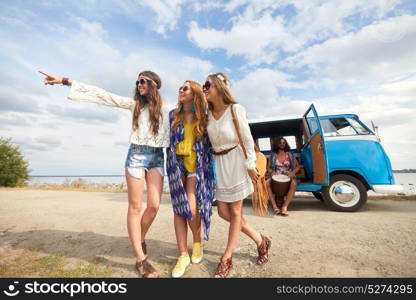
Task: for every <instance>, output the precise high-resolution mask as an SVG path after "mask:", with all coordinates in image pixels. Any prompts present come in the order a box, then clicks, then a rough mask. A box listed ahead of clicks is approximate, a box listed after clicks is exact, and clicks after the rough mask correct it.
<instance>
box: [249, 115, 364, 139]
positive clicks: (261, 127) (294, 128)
mask: <svg viewBox="0 0 416 300" xmlns="http://www.w3.org/2000/svg"><path fill="white" fill-rule="evenodd" d="M335 118H354V119H358V116H357V115H355V114H340V115H327V116H319V119H322V120H326V119H335ZM249 126H250V130H251V134H252V135H253V137H254V138H261V137H269V136H290V135H298V134H299V133H300V132H301V131H302V118H297V119H286V120H272V121H261V122H251V123H249Z"/></svg>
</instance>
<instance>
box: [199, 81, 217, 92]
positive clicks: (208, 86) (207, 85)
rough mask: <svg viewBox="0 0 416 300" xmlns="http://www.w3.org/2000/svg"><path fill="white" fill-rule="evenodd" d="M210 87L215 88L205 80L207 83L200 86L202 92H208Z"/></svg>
mask: <svg viewBox="0 0 416 300" xmlns="http://www.w3.org/2000/svg"><path fill="white" fill-rule="evenodd" d="M211 86H215V85H214V84H213V83H211V82H209V81H208V80H207V81H205V83H204V85H203V86H202V90H203V91H205V90H206V91H208V90H209V89H210V88H211Z"/></svg>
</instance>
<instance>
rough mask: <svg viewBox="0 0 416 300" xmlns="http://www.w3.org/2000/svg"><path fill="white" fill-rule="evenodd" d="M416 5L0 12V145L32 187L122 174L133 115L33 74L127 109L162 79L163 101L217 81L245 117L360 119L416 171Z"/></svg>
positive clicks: (61, 7) (207, 4) (80, 7)
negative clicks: (223, 79) (15, 154)
mask: <svg viewBox="0 0 416 300" xmlns="http://www.w3.org/2000/svg"><path fill="white" fill-rule="evenodd" d="M415 13H416V4H415V2H414V1H399V0H397V1H396V0H380V1H362V0H361V1H358V0H351V1H337V0H334V1H320V0H319V1H318V0H310V1H286V0H282V1H276V0H274V1H269V0H260V1H245V0H236V1H181V0H176V1H161V0H160V1H143V0H142V1H133V0H130V1H91V0H90V1H88V0H87V1H71V2H64V1H51V0H49V1H42V0H39V1H36V2H34V1H8V2H6V1H2V2H1V3H0V39H1V42H2V47H1V49H0V62H1V65H2V68H1V69H2V71H1V73H0V136H3V137H11V138H12V139H13V142H14V143H16V144H18V145H19V146H20V148H21V150H22V151H23V153H24V154H25V157H26V158H27V159H28V161H29V163H30V168H31V169H32V174H35V175H42V174H66V175H70V174H74V175H79V174H122V173H123V162H124V159H125V156H126V153H127V147H128V136H129V130H130V113H129V112H128V111H123V110H121V109H116V108H108V107H101V106H98V105H95V104H88V103H76V102H72V101H68V100H67V99H66V96H67V94H68V88H67V87H61V86H53V87H51V86H44V85H43V84H42V77H41V76H39V74H37V73H36V71H37V70H39V69H41V70H44V71H46V72H50V73H52V74H56V75H60V76H67V77H71V78H74V79H76V80H79V81H83V82H85V83H89V84H93V85H97V86H99V87H102V88H104V89H106V90H109V91H111V92H114V93H118V94H120V95H123V96H131V95H132V93H133V88H134V81H135V78H136V76H137V74H138V72H140V71H142V70H145V69H151V70H154V71H156V72H157V73H158V74H160V76H161V78H162V81H163V87H162V89H161V92H162V95H163V98H164V100H165V101H167V102H169V103H171V104H172V105H173V104H175V103H176V99H177V88H178V87H179V86H180V85H181V84H182V83H183V81H184V80H186V79H193V80H196V81H199V82H203V81H204V80H205V77H206V75H207V74H209V73H210V72H216V71H224V72H226V73H227V74H228V75H229V76H230V78H231V82H232V91H233V94H234V95H235V97H236V98H237V100H238V101H240V102H241V103H242V104H243V105H244V106H245V107H246V108H247V111H248V118H249V119H252V120H254V119H255V120H258V119H274V118H292V117H299V116H301V115H302V114H303V112H304V111H305V110H306V109H307V107H308V106H309V105H310V104H311V103H314V104H315V105H316V107H317V110H318V112H319V113H320V114H322V115H324V114H338V113H356V114H359V116H360V117H361V119H362V120H363V121H364V122H365V123H366V124H368V125H369V124H370V121H371V120H373V121H374V122H375V123H376V124H377V125H379V127H380V135H381V138H382V144H383V146H384V147H385V149H386V151H387V153H388V154H389V156H390V158H391V160H392V164H393V168H395V169H401V168H411V167H412V168H416V163H415V161H416V154H415V152H416V151H414V149H415V146H416V142H415V134H414V130H413V128H415V127H416V121H415V118H414V116H415V113H416V101H415V96H416V71H415V70H416V51H415V49H416V15H415Z"/></svg>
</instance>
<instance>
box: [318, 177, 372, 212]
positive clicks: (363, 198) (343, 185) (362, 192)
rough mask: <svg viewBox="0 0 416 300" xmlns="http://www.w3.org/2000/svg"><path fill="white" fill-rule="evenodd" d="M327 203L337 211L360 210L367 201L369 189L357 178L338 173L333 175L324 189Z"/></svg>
mask: <svg viewBox="0 0 416 300" xmlns="http://www.w3.org/2000/svg"><path fill="white" fill-rule="evenodd" d="M322 196H323V198H324V202H325V204H326V205H327V206H328V207H329V208H331V209H333V210H336V211H343V212H352V211H357V210H359V209H360V208H361V207H362V206H363V205H364V204H365V203H366V202H367V190H366V188H365V186H364V184H363V183H362V182H361V181H360V180H359V179H357V178H355V177H353V176H351V175H346V174H337V175H334V176H331V180H330V184H329V186H327V187H324V188H323V189H322Z"/></svg>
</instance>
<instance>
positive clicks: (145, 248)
mask: <svg viewBox="0 0 416 300" xmlns="http://www.w3.org/2000/svg"><path fill="white" fill-rule="evenodd" d="M142 250H143V254H144V255H147V245H146V242H142Z"/></svg>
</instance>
